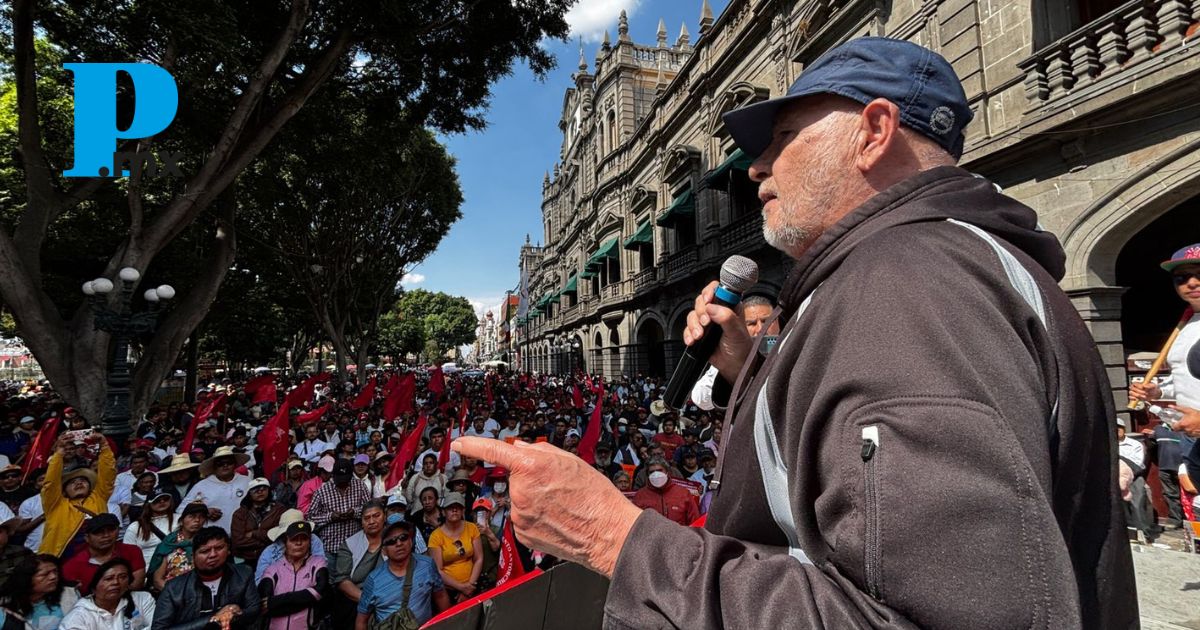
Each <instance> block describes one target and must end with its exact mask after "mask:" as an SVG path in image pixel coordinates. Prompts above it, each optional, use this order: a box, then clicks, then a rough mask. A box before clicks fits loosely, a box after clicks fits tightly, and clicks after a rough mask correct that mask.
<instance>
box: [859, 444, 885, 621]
mask: <svg viewBox="0 0 1200 630" xmlns="http://www.w3.org/2000/svg"><path fill="white" fill-rule="evenodd" d="M878 453H879V427H878V426H876V425H871V426H867V427H863V430H862V453H861V456H862V461H863V489H864V490H863V491H864V493H865V494H866V525H865V533H866V540H865V541H864V543H865V544H864V546H863V547H864V552H863V556H864V557H863V565H864V567H865V569H864V570H865V573H866V580H867V593H868V594H870V595H871V597H873V598H875V599H877V600H881V601H882V598H881V593H880V592H879V583H880V578H881V576H880V572H881V568H880V566H879V555H880V554H879V488H878V486H877V483H878V480H877V479H876V473H875V456H876V455H877V454H878Z"/></svg>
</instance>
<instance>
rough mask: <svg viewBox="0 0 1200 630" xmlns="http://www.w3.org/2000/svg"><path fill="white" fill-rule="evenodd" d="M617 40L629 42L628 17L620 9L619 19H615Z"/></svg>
mask: <svg viewBox="0 0 1200 630" xmlns="http://www.w3.org/2000/svg"><path fill="white" fill-rule="evenodd" d="M617 39H618V40H620V41H623V42H627V41H630V40H629V16H628V15H625V9H621V17H619V18H617Z"/></svg>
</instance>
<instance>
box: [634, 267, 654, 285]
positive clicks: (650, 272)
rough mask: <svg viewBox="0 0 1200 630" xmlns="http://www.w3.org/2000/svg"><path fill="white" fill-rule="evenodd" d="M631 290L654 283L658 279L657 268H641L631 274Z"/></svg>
mask: <svg viewBox="0 0 1200 630" xmlns="http://www.w3.org/2000/svg"><path fill="white" fill-rule="evenodd" d="M632 280H633V290H634V291H641V290H643V289H647V288H649V287H652V286H654V285H655V283H656V282H657V281H658V274H657V270H656V269H655V268H654V267H650V268H649V269H643V270H641V271H639V272H637V274H636V275H634V276H633V278H632Z"/></svg>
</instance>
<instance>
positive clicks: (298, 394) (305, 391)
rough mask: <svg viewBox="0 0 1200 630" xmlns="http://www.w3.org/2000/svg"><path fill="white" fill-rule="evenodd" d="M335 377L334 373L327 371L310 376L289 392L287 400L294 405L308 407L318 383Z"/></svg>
mask: <svg viewBox="0 0 1200 630" xmlns="http://www.w3.org/2000/svg"><path fill="white" fill-rule="evenodd" d="M331 378H333V375H332V374H330V373H328V372H325V373H323V374H317V375H316V376H310V377H308V378H307V379H305V380H304V382H303V383H300V386H299V387H297V388H296V389H293V390H292V391H290V392H288V395H287V398H286V401H287V403H288V405H290V406H292V407H307V406H308V403H310V402H312V397H313V393H314V392H316V389H317V384H318V383H324V382H325V381H328V380H329V379H331Z"/></svg>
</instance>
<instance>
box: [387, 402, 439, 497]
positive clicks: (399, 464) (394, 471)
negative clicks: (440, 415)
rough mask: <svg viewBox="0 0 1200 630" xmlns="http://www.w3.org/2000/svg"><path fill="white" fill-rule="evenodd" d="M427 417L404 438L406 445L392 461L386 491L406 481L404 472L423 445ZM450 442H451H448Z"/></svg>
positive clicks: (419, 421) (402, 445) (401, 446)
mask: <svg viewBox="0 0 1200 630" xmlns="http://www.w3.org/2000/svg"><path fill="white" fill-rule="evenodd" d="M426 422H427V421H426V420H425V416H424V415H422V416H421V419H420V420H418V421H417V426H415V427H413V430H412V431H411V432H409V434H408V436H407V437H405V438H404V443H403V444H401V445H400V449H399V450H397V451H396V457H395V459H393V460H392V468H391V469H390V470H388V475H387V480H386V482H385V483H384V484H383V485H384V488H385V489H386V490H391V489H392V488H394V487H396V484H398V483H400V482H401V481H404V471H405V470H406V469H407V468H408V462H409V461H410V460H412V458H413V456H415V455H416V454H417V447H418V446H420V445H421V436H422V435H423V434H424V433H425V424H426ZM447 441H449V440H447Z"/></svg>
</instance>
